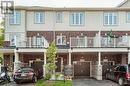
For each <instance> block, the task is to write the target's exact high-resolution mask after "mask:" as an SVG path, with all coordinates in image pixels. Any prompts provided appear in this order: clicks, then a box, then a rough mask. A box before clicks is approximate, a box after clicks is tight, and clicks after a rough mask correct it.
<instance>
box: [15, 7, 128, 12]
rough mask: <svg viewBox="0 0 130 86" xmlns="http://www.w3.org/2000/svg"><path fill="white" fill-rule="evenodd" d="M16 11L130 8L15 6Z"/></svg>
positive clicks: (112, 9) (118, 8) (116, 9)
mask: <svg viewBox="0 0 130 86" xmlns="http://www.w3.org/2000/svg"><path fill="white" fill-rule="evenodd" d="M15 9H16V10H28V11H32V10H36V11H38V10H39V11H40V10H47V11H105V10H106V11H124V10H126V11H130V7H121V8H120V7H108V8H90V7H60V8H56V7H43V6H15Z"/></svg>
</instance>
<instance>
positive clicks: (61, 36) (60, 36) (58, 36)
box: [56, 34, 66, 45]
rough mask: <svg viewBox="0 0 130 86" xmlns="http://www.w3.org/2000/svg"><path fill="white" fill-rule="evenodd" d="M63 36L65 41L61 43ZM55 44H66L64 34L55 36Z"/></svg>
mask: <svg viewBox="0 0 130 86" xmlns="http://www.w3.org/2000/svg"><path fill="white" fill-rule="evenodd" d="M63 37H64V38H65V43H63V42H62V41H63ZM59 38H60V39H61V41H60V43H58V39H59ZM56 45H66V36H65V35H62V34H61V35H57V37H56Z"/></svg>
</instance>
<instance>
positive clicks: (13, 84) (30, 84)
mask: <svg viewBox="0 0 130 86" xmlns="http://www.w3.org/2000/svg"><path fill="white" fill-rule="evenodd" d="M0 86H35V85H34V83H22V84H16V83H15V82H11V83H8V84H4V85H0Z"/></svg>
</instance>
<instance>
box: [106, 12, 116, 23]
mask: <svg viewBox="0 0 130 86" xmlns="http://www.w3.org/2000/svg"><path fill="white" fill-rule="evenodd" d="M104 25H117V13H115V12H109V13H104Z"/></svg>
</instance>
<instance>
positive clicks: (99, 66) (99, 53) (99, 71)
mask: <svg viewBox="0 0 130 86" xmlns="http://www.w3.org/2000/svg"><path fill="white" fill-rule="evenodd" d="M96 79H97V80H102V65H101V52H98V65H97V77H96Z"/></svg>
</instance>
